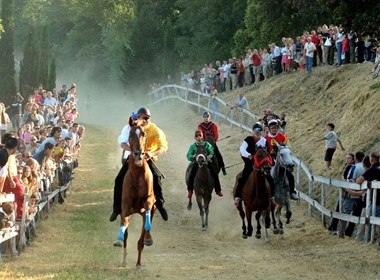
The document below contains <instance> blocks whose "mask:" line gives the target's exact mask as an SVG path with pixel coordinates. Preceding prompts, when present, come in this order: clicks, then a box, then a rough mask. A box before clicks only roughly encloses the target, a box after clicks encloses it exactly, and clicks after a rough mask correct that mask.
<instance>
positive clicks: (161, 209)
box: [156, 199, 169, 221]
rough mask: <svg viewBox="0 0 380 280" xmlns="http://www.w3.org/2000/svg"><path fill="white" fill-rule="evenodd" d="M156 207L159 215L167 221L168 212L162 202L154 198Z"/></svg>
mask: <svg viewBox="0 0 380 280" xmlns="http://www.w3.org/2000/svg"><path fill="white" fill-rule="evenodd" d="M156 207H157V209H158V211H159V212H160V214H161V217H162V219H163V220H164V221H167V220H168V218H169V217H168V212H167V211H166V209H165V207H164V203H163V202H162V200H161V199H157V200H156Z"/></svg>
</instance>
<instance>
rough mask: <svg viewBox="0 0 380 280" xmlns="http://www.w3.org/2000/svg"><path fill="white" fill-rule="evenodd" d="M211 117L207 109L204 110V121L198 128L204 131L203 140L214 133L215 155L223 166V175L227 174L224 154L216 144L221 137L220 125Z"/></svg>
mask: <svg viewBox="0 0 380 280" xmlns="http://www.w3.org/2000/svg"><path fill="white" fill-rule="evenodd" d="M210 118H211V116H210V113H209V112H207V111H206V112H204V113H203V122H202V123H200V124H199V125H198V129H199V130H201V131H202V133H203V139H202V140H203V141H204V140H206V136H207V135H212V137H213V138H214V140H215V145H214V146H215V147H214V153H215V156H216V158H217V160H218V163H219V165H220V167H221V168H222V172H223V175H227V173H226V169H225V165H224V161H223V157H222V154H221V153H220V151H219V148H218V146H217V145H216V142H217V141H218V138H219V134H218V126H217V124H216V123H214V122H212V121H211V120H210Z"/></svg>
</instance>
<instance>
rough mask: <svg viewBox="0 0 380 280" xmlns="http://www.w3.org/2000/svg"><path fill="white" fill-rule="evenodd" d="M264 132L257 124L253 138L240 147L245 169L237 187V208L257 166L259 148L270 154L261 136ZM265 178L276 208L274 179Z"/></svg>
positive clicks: (235, 203)
mask: <svg viewBox="0 0 380 280" xmlns="http://www.w3.org/2000/svg"><path fill="white" fill-rule="evenodd" d="M263 130H264V129H263V126H262V125H261V124H260V123H255V124H254V125H253V127H252V136H248V137H246V138H245V139H244V140H243V143H242V144H241V145H240V155H241V158H242V159H243V161H244V169H243V171H242V174H241V176H240V178H239V179H238V184H237V186H236V191H235V197H234V205H235V207H239V204H240V202H241V197H242V191H243V187H244V184H245V183H246V181H247V180H248V178H249V175H250V174H251V173H252V171H253V166H254V164H255V162H254V155H255V154H256V151H257V148H258V147H259V148H264V149H266V150H267V151H268V153H269V152H270V147H269V143H268V142H267V140H266V139H265V138H264V137H262V136H261V134H262V131H263ZM265 177H266V179H267V181H268V183H269V185H270V188H271V197H272V198H271V203H272V205H273V206H274V207H276V206H277V205H276V202H275V200H274V195H275V188H274V181H273V178H272V176H271V175H270V174H268V175H266V176H265Z"/></svg>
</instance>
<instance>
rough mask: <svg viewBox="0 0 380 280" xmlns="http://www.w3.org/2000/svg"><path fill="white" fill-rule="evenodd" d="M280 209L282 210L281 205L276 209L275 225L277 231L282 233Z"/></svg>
mask: <svg viewBox="0 0 380 280" xmlns="http://www.w3.org/2000/svg"><path fill="white" fill-rule="evenodd" d="M281 210H282V206H280V207H278V208H277V209H276V218H277V225H278V233H279V234H284V228H283V223H282V220H281Z"/></svg>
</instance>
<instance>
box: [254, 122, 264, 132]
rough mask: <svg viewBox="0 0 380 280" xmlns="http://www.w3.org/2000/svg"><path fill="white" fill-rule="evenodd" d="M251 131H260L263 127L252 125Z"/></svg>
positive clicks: (257, 124) (258, 124)
mask: <svg viewBox="0 0 380 280" xmlns="http://www.w3.org/2000/svg"><path fill="white" fill-rule="evenodd" d="M252 130H258V131H262V130H263V126H262V125H261V124H260V123H255V124H254V125H253V127H252Z"/></svg>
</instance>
